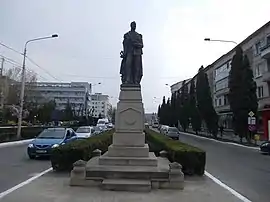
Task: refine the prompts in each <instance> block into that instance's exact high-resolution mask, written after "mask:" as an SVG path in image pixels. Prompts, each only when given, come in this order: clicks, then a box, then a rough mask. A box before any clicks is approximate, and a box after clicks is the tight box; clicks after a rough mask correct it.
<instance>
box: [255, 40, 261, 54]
mask: <svg viewBox="0 0 270 202" xmlns="http://www.w3.org/2000/svg"><path fill="white" fill-rule="evenodd" d="M260 52H261V42H260V41H259V42H258V43H256V44H255V55H259V54H260Z"/></svg>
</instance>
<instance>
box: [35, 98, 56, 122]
mask: <svg viewBox="0 0 270 202" xmlns="http://www.w3.org/2000/svg"><path fill="white" fill-rule="evenodd" d="M55 106H56V104H55V102H54V101H50V102H47V103H45V104H43V105H42V106H40V107H39V108H38V110H37V115H36V116H37V119H38V120H39V121H41V122H42V123H48V122H50V121H51V120H52V114H53V111H54V110H55Z"/></svg>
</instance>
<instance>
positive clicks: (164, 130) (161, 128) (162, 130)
mask: <svg viewBox="0 0 270 202" xmlns="http://www.w3.org/2000/svg"><path fill="white" fill-rule="evenodd" d="M168 128H169V126H166V125H161V126H160V129H159V132H160V133H161V134H163V135H165V134H166V131H167V130H168Z"/></svg>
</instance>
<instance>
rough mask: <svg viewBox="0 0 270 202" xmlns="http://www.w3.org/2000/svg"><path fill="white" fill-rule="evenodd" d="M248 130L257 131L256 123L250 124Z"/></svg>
mask: <svg viewBox="0 0 270 202" xmlns="http://www.w3.org/2000/svg"><path fill="white" fill-rule="evenodd" d="M248 130H249V131H255V130H256V126H255V125H249V126H248Z"/></svg>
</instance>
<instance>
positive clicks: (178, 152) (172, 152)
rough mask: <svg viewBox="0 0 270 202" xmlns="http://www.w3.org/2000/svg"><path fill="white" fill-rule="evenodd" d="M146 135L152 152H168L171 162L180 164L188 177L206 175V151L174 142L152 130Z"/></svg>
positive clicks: (147, 131)
mask: <svg viewBox="0 0 270 202" xmlns="http://www.w3.org/2000/svg"><path fill="white" fill-rule="evenodd" d="M145 133H146V142H147V143H148V144H149V147H150V151H152V152H155V154H156V155H158V153H159V152H160V151H162V150H166V151H167V152H168V158H169V160H170V161H171V162H174V161H176V162H178V163H180V164H181V165H182V167H183V172H184V173H185V174H187V175H194V174H196V175H203V174H204V169H205V162H206V154H205V151H203V150H201V149H199V148H197V147H193V146H190V145H188V144H185V143H182V142H180V141H176V140H172V139H171V138H169V137H167V136H165V135H162V134H160V133H157V132H155V131H153V130H150V129H146V130H145Z"/></svg>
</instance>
